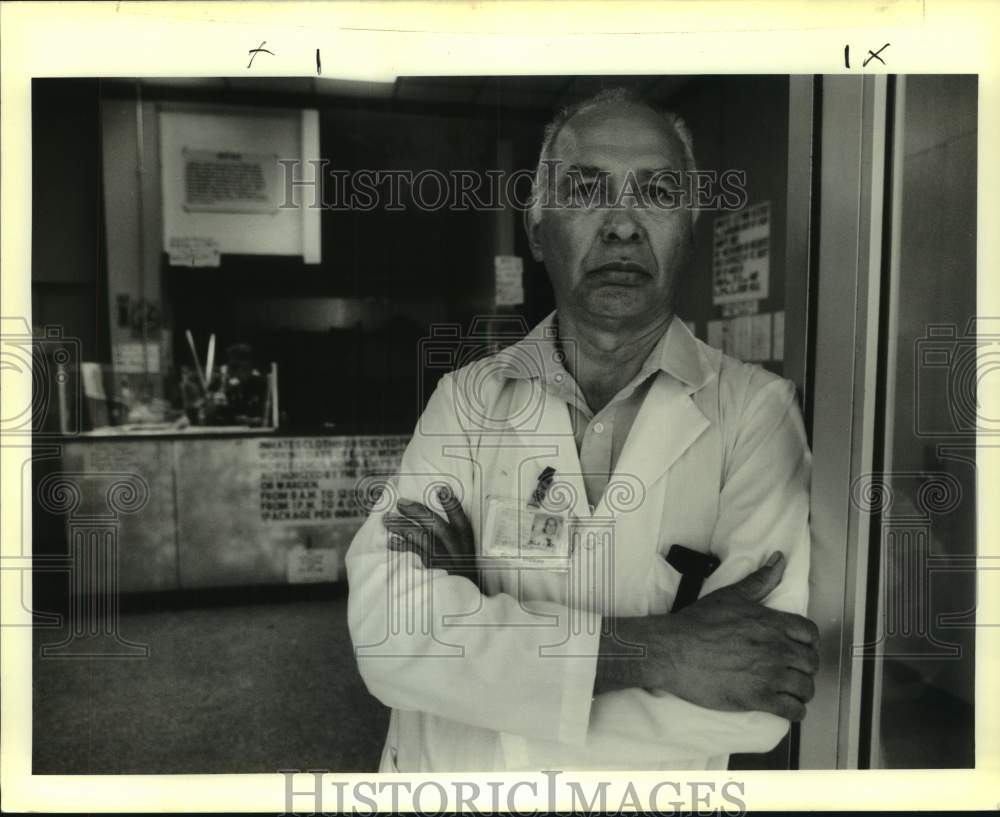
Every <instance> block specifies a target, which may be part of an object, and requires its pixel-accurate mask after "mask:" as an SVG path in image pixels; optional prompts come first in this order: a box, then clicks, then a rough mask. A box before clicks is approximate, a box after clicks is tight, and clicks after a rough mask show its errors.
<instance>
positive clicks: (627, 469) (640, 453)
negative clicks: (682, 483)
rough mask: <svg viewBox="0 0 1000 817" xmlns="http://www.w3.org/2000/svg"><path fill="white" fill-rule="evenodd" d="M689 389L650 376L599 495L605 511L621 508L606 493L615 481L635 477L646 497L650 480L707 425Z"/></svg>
mask: <svg viewBox="0 0 1000 817" xmlns="http://www.w3.org/2000/svg"><path fill="white" fill-rule="evenodd" d="M693 391H694V389H692V388H691V387H688V386H685V384H683V383H681V382H680V381H679V380H677V379H676V378H674V377H671V376H669V375H667V374H665V373H660V374H659V375H657V377H656V378H655V379H654V380H653V384H652V386H651V387H650V389H649V392H648V393H647V394H646V399H645V400H643V403H642V407H641V408H640V409H639V414H638V415H637V416H636V418H635V422H634V423H633V424H632V428H631V430H630V431H629V435H628V439H627V440H626V441H625V447H624V448H623V449H622V453H621V456H620V457H619V459H618V464H617V467H616V468H615V473H614V474H613V475H612V478H611V482H610V483H609V486H608V490H606V491H605V492H604V496H603V497H602V499H601V508H602V510H603V511H604V512H605V513H611V514H614V513H615V512H616V510H621V509H620V508H616V507H615V505H616V503H615V502H614V497H612V496H610V493H611V490H612V486H613V485H614V484H615V483H616V482H631V481H636V480H637V481H638V483H639V485H640V486H641V489H640V492H641V493H643V494H645V495H646V496H647V497H649V495H650V493H651V489H652V488H653V485H654V483H656V481H657V480H659V478H660V477H661V476H663V474H664V473H665V472H666V471H667V470H668V469H669V468H670V466H671V465H673V464H674V462H676V461H677V459H678V457H680V456H681V455H682V454H683V453H684V452H685V451H687V450H688V448H690V447H691V445H692V444H693V443H694V441H695V440H697V439H698V437H700V436H701V435H702V433H703V432H704V431H705V429H706V428H708V426H709V421H708V418H706V417H705V415H704V414H702V413H701V411H700V410H699V409H698V407H697V406H696V405H695V404H694V401H693V400H692V399H691V393H692V392H693ZM650 498H651V497H650ZM608 499H611V500H612V501H611V502H607V500H608Z"/></svg>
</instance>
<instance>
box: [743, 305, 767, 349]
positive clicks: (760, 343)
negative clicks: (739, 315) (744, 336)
mask: <svg viewBox="0 0 1000 817" xmlns="http://www.w3.org/2000/svg"><path fill="white" fill-rule="evenodd" d="M748 320H749V321H750V353H749V357H746V358H744V359H745V360H770V359H771V313H770V312H765V313H764V314H763V315H752V316H751V317H750V318H748Z"/></svg>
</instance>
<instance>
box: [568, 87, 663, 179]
mask: <svg viewBox="0 0 1000 817" xmlns="http://www.w3.org/2000/svg"><path fill="white" fill-rule="evenodd" d="M682 156H683V146H682V145H681V143H680V139H678V137H677V134H676V133H675V132H674V131H673V129H672V128H671V127H670V126H669V124H668V123H667V122H666V121H665V120H664V119H663V117H661V116H660V115H658V114H657V113H655V112H654V111H651V110H649V109H648V108H646V107H644V106H641V105H635V104H631V103H608V104H605V105H599V106H597V107H596V108H592V109H591V110H588V111H584V112H583V113H580V114H577V115H576V116H574V117H573V118H572V119H570V120H569V121H568V122H567V123H566V124H565V125H564V126H563V127H562V129H561V130H560V131H559V135H558V136H557V137H556V140H555V143H554V144H553V146H552V156H551V158H553V159H557V160H559V161H560V163H561V164H562V163H565V164H567V165H570V164H573V165H578V166H587V167H597V168H601V167H605V166H608V165H614V164H625V165H628V166H630V167H635V168H640V167H641V168H660V167H680V166H681V164H682V162H681V157H682Z"/></svg>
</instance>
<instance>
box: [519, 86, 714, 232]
mask: <svg viewBox="0 0 1000 817" xmlns="http://www.w3.org/2000/svg"><path fill="white" fill-rule="evenodd" d="M613 103H627V104H629V105H636V106H638V107H641V108H646V109H647V110H650V111H652V112H653V113H655V114H656V115H657V116H659V117H660V119H662V120H663V123H664V125H666V127H667V129H668V130H670V131H672V132H673V133H674V134H675V135H676V136H677V138H678V139H679V140H680V143H681V145H682V146H683V148H684V156H683V157H682V159H683V162H684V167H683V171H684V173H685V174H689V173H691V172H692V171H693V170H694V169H695V162H694V139H693V138H692V137H691V130H690V128H688V125H687V122H685V121H684V119H683V118H681V117H680V116H679V115H678V114H676V113H674V112H672V111H665V110H662V109H660V108H658V107H656V106H655V105H653V104H651V103H650V102H649V101H647V100H646V99H644V98H643V97H642V95H641V94H640V93H639V92H638V91H635V90H633V89H631V88H625V87H617V88H606V89H604V90H603V91H600V92H598V93H596V94H594V95H593V96H590V97H587V98H586V99H584V100H582V101H580V102H575V103H573V104H572V105H567V106H566V107H565V108H563V109H562V110H560V111H559V112H558V113H557V114H556V115H555V116H554V117H553V119H552V121H551V122H549V124H548V125H546V126H545V131H544V133H543V136H542V149H541V151H540V152H539V155H538V164H537V166H536V167H535V177H534V179H533V181H532V184H531V205H530V210H529V213H530V218H531V220H532V222H533V223H535V224H537V223H538V222H539V221H540V220H541V218H542V201H543V199H544V196H543V195H542V192H543V191H542V186H543V185H544V184H545V181H544V180H543V178H542V177H543V168H544V167H545V166H546V165H545V163H546V162H549V161H551V160H552V149H553V147H554V146H555V142H556V139H557V138H558V136H559V133H560V132H561V131H562V129H563V127H565V125H566V123H567V122H569V120H570V119H572V118H573V117H574V116H576V115H577V114H581V113H585V112H586V111H589V110H591V109H593V108H597V107H599V106H601V105H609V104H613ZM691 215H692V221H696V220H697V219H698V211H697V210H692V212H691Z"/></svg>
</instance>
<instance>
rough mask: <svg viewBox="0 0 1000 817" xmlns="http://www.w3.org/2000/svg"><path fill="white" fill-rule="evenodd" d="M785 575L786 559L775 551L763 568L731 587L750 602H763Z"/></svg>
mask: <svg viewBox="0 0 1000 817" xmlns="http://www.w3.org/2000/svg"><path fill="white" fill-rule="evenodd" d="M784 575H785V557H784V556H782V554H781V552H780V551H775V553H773V554H772V555H771V558H770V559H768V560H767V562H765V564H764V565H763V567H759V568H757V570H755V571H754V572H753V573H751V574H750V575H749V576H746V577H744V578H742V579H740V580H739V581H738V582H736V583H735V584H733V585H731V587H732V588H733V590H735V591H736V592H738V593H739V594H740V595H741V596H743V598H745V599H748V600H749V601H763V600H764V599H765V598H766V597H767V594H768V593H770V592H771V591H772V590H774V588H775V587H777V586H778V584H779V583H780V582H781V577H782V576H784Z"/></svg>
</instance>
